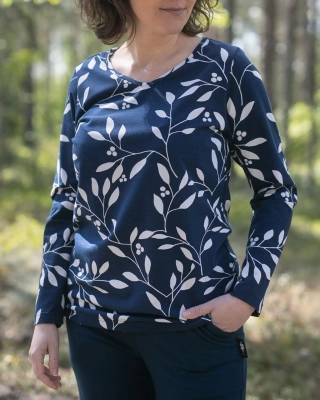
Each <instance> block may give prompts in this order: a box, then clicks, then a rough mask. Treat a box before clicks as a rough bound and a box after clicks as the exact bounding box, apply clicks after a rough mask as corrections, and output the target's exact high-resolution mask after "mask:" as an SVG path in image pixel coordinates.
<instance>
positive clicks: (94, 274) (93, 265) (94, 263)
mask: <svg viewBox="0 0 320 400" xmlns="http://www.w3.org/2000/svg"><path fill="white" fill-rule="evenodd" d="M91 269H92V273H93V276H96V275H97V272H98V267H97V263H96V262H95V261H92V264H91Z"/></svg>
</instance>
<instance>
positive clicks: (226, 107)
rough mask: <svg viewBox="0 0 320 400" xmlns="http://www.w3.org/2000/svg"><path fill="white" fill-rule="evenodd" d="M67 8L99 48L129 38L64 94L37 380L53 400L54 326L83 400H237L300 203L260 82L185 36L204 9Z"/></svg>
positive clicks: (219, 47)
mask: <svg viewBox="0 0 320 400" xmlns="http://www.w3.org/2000/svg"><path fill="white" fill-rule="evenodd" d="M216 3H217V2H216ZM78 4H79V6H80V8H81V10H82V13H83V15H85V16H86V19H87V22H88V24H89V25H90V26H91V27H93V28H94V29H95V32H96V34H97V36H98V38H100V39H102V40H103V41H104V42H105V43H115V42H116V41H117V40H119V39H120V38H121V37H122V36H123V35H124V34H125V33H126V32H127V31H128V38H127V40H126V41H125V42H124V44H123V45H122V46H121V47H119V48H113V49H112V50H110V51H107V52H102V53H100V54H97V55H95V56H93V57H90V58H89V59H87V60H85V61H84V62H83V63H82V64H81V65H79V66H78V67H77V68H76V69H75V71H74V74H73V76H72V79H71V82H70V87H69V94H68V99H67V104H66V109H65V113H64V119H63V126H62V134H61V147H60V156H59V163H58V168H57V174H56V179H55V184H54V187H53V191H52V198H53V206H52V210H51V214H50V217H49V219H48V221H47V224H46V230H45V245H44V255H43V267H42V273H41V277H40V286H39V287H40V289H39V295H38V298H37V304H36V321H35V323H36V326H35V331H34V337H33V341H32V345H31V349H30V356H31V360H32V363H33V368H34V371H35V374H36V376H37V378H38V379H40V380H41V381H42V382H43V383H44V384H46V385H47V386H49V387H51V388H53V389H58V388H59V387H60V386H61V383H60V377H59V375H58V330H57V327H59V326H60V325H61V324H62V322H63V316H66V317H67V330H68V335H69V345H70V355H71V362H72V366H73V369H74V371H75V375H76V378H77V382H78V387H79V392H80V398H81V400H89V399H90V400H91V399H95V400H99V399H108V400H112V399H139V400H141V399H142V400H143V399H146V400H147V399H148V400H149V399H156V398H157V399H158V400H171V399H172V400H177V399H183V400H189V399H190V400H191V399H197V400H200V399H224V400H236V399H244V398H245V381H246V357H247V354H246V348H245V341H244V335H243V324H244V323H245V322H246V320H247V319H248V318H249V317H250V315H254V316H259V315H260V312H261V309H262V303H263V298H264V295H265V292H266V289H267V286H268V283H269V280H270V277H271V275H272V272H273V270H274V267H275V265H276V263H277V261H278V259H279V256H280V253H281V251H282V249H283V246H284V243H285V240H286V237H287V233H288V229H289V225H290V221H291V216H292V209H293V206H294V204H295V203H296V192H295V186H294V183H293V181H292V179H291V178H290V176H289V174H288V171H287V168H286V163H285V159H284V156H283V153H282V151H281V144H280V139H279V135H278V132H277V128H276V124H275V120H274V117H273V114H272V111H271V108H270V104H269V101H268V97H267V95H266V93H265V89H264V86H263V83H262V81H261V77H260V75H259V73H258V72H257V70H256V69H255V67H254V66H253V65H252V64H251V62H250V61H249V60H248V59H247V57H246V56H245V55H244V53H243V52H242V51H241V50H240V49H238V48H236V47H234V46H231V45H229V44H225V43H221V42H218V41H215V40H210V39H206V38H201V37H199V36H197V34H198V33H200V32H204V31H206V30H207V29H208V26H209V18H210V15H211V14H212V12H213V6H212V2H211V1H209V0H179V1H169V0H130V1H126V0H79V1H78ZM231 156H232V157H233V158H234V159H235V161H236V162H237V163H238V164H240V165H241V166H242V168H243V169H244V171H245V173H246V175H247V178H248V181H249V184H250V186H251V187H252V189H253V199H252V201H251V206H252V209H253V218H252V221H251V225H250V232H249V239H248V245H247V252H246V259H245V261H244V264H243V267H242V272H241V275H239V265H238V263H237V260H236V257H235V255H234V253H233V251H232V249H231V247H230V245H229V242H228V236H229V234H230V233H231V227H230V225H229V222H228V211H229V208H230V195H229V188H228V182H229V174H230V164H231ZM46 353H49V367H46V366H44V355H45V354H46Z"/></svg>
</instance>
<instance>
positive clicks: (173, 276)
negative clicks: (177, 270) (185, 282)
mask: <svg viewBox="0 0 320 400" xmlns="http://www.w3.org/2000/svg"><path fill="white" fill-rule="evenodd" d="M176 283H177V277H176V276H175V274H174V273H172V275H171V279H170V289H172V290H173V289H174V288H175V286H176Z"/></svg>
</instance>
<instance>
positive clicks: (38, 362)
mask: <svg viewBox="0 0 320 400" xmlns="http://www.w3.org/2000/svg"><path fill="white" fill-rule="evenodd" d="M43 362H44V356H41V355H40V357H39V356H38V357H35V358H33V359H32V366H33V371H34V374H35V376H36V378H37V379H39V380H40V381H41V382H42V383H44V384H45V385H46V386H48V387H49V388H51V389H54V390H58V389H59V387H60V386H61V383H60V382H59V381H58V380H53V379H51V378H50V376H49V374H48V373H47V371H49V370H48V368H46V367H45V366H44V365H43Z"/></svg>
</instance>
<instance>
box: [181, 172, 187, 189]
mask: <svg viewBox="0 0 320 400" xmlns="http://www.w3.org/2000/svg"><path fill="white" fill-rule="evenodd" d="M187 183H188V172H187V171H186V172H185V174H184V175H183V178H182V179H181V182H180V185H179V190H181V189H183V188H184V187H185V186H186V184H187Z"/></svg>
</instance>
